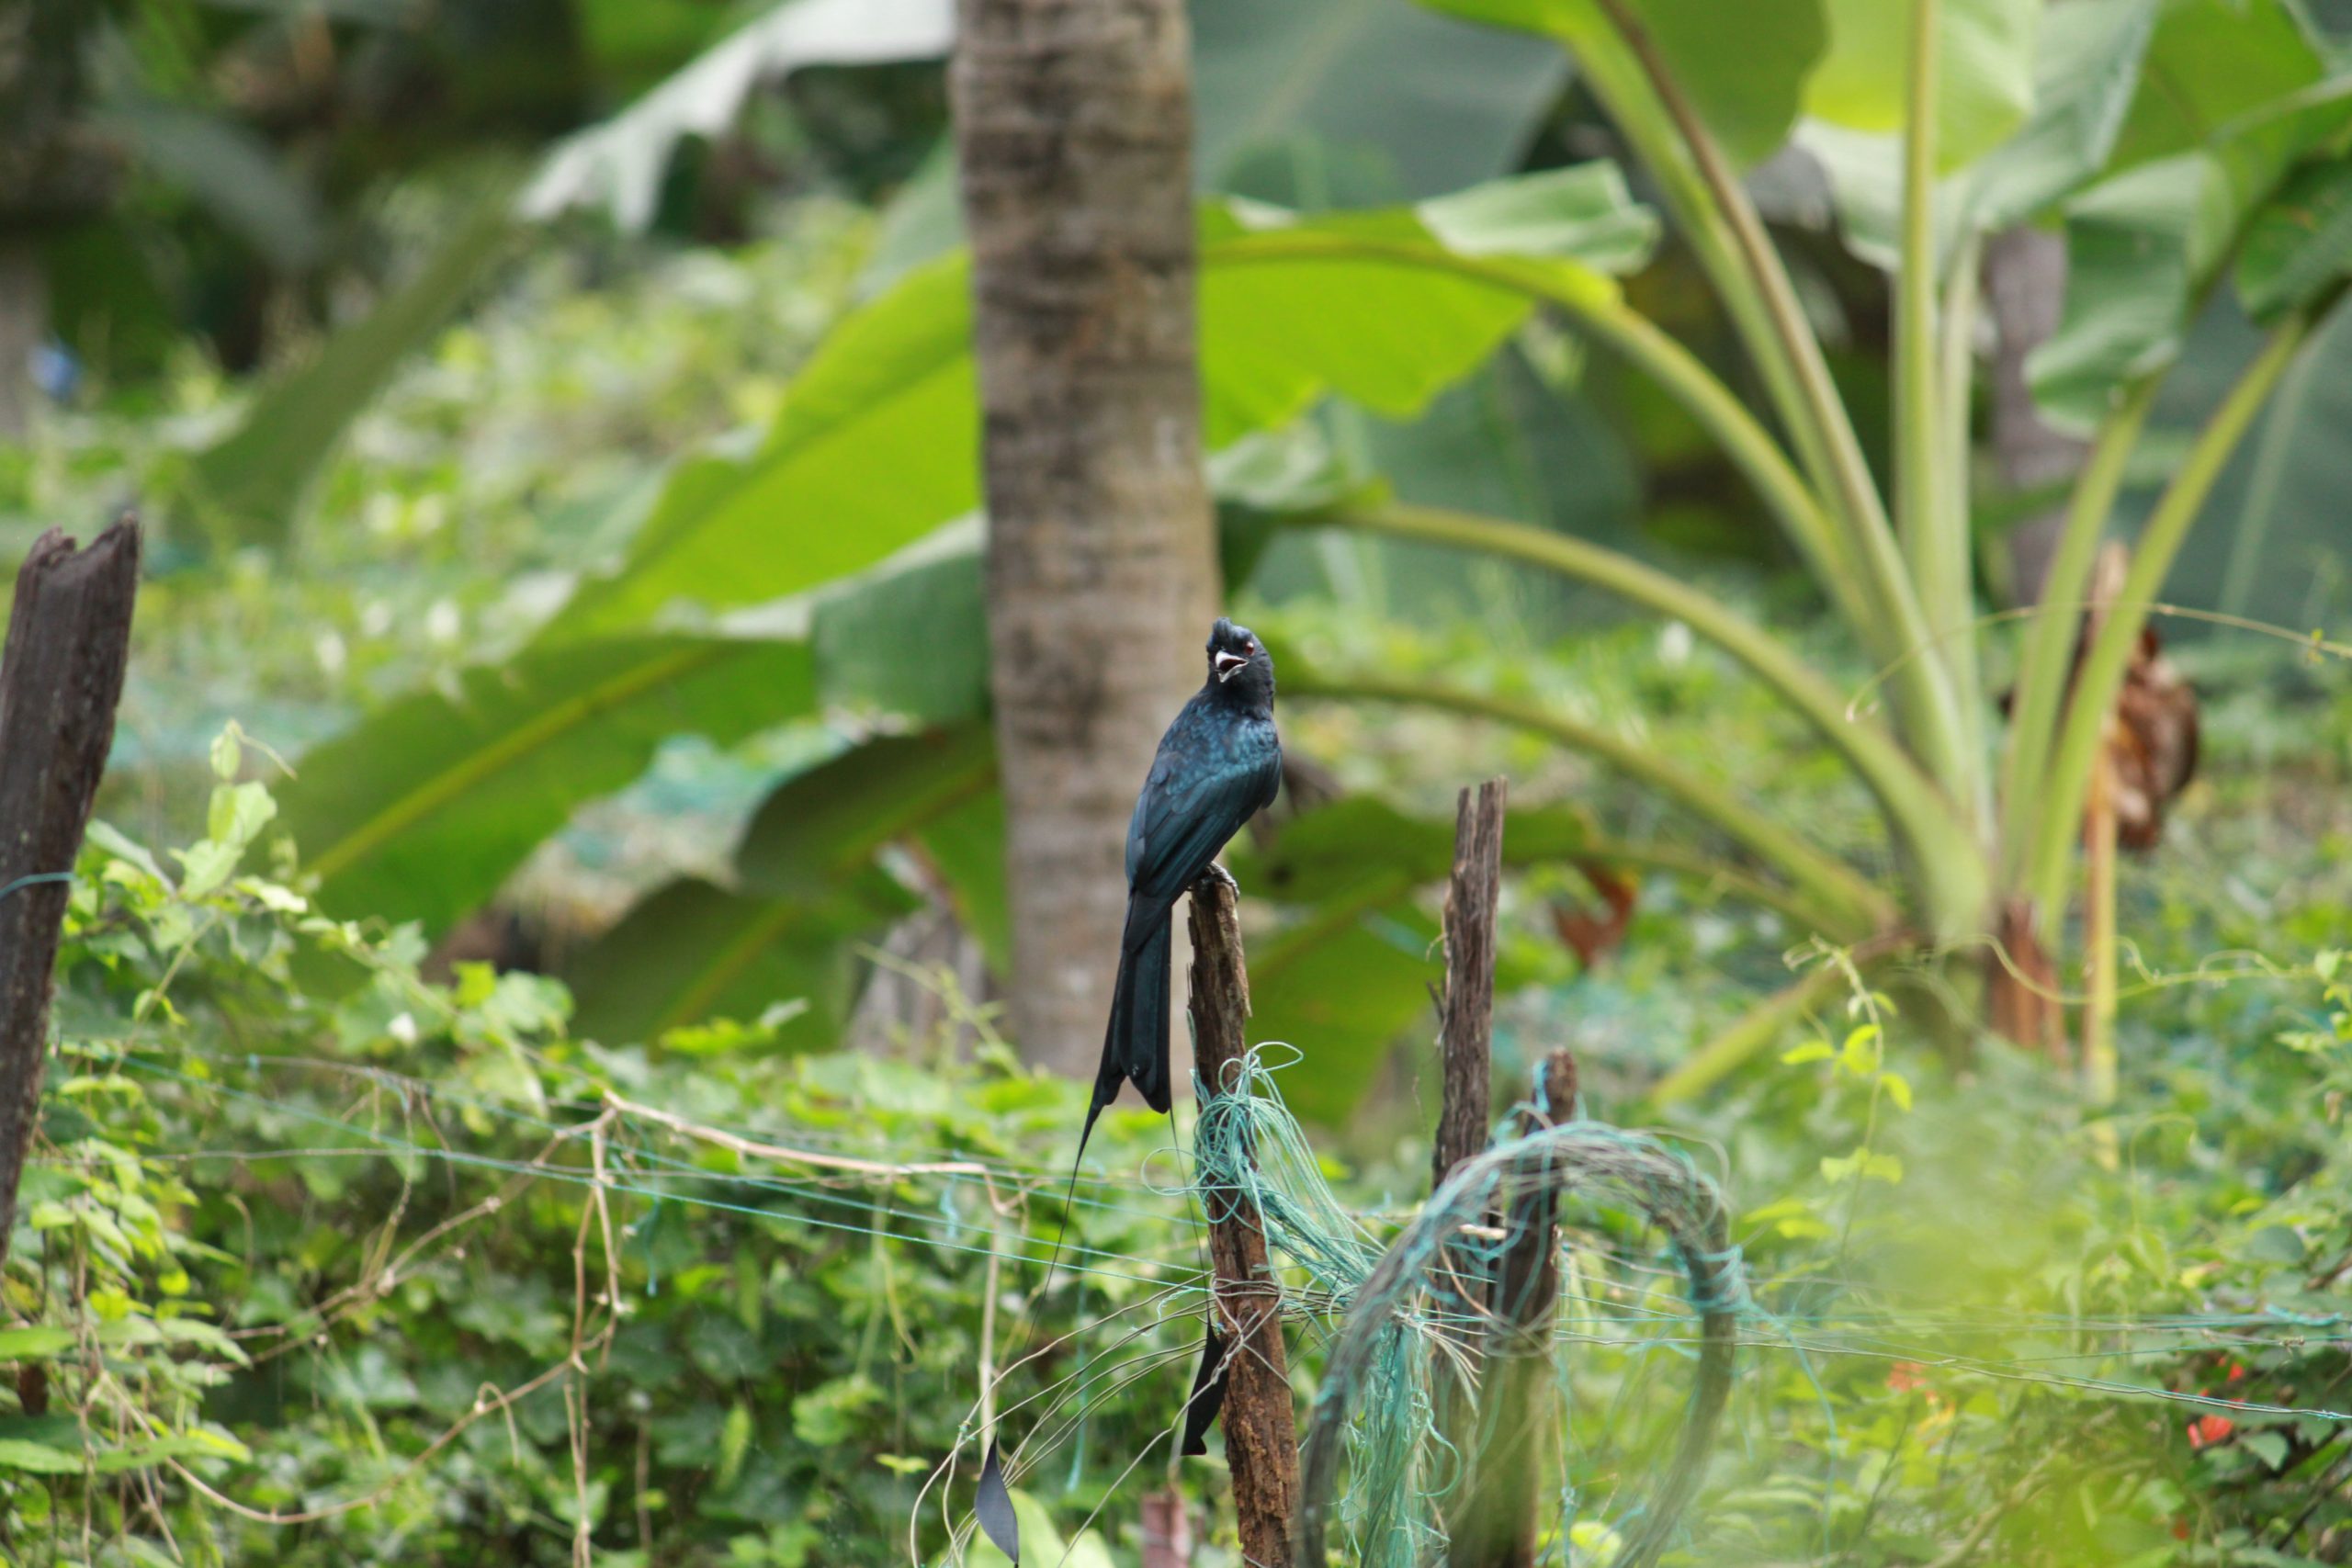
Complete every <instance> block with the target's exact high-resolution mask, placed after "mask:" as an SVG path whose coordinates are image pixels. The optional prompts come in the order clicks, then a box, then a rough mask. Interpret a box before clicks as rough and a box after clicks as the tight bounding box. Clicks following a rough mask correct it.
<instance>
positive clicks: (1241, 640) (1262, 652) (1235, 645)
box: [1209, 618, 1274, 691]
mask: <svg viewBox="0 0 2352 1568" xmlns="http://www.w3.org/2000/svg"><path fill="white" fill-rule="evenodd" d="M1209 679H1210V681H1212V682H1215V683H1216V684H1217V685H1219V686H1227V687H1230V686H1233V685H1234V684H1235V682H1237V680H1238V682H1240V684H1241V685H1242V686H1247V687H1252V688H1263V689H1265V690H1268V691H1271V690H1272V687H1273V682H1274V661H1273V660H1272V658H1271V657H1269V656H1268V654H1267V652H1266V646H1265V644H1263V643H1261V642H1260V641H1259V640H1258V638H1257V637H1256V636H1255V635H1254V634H1253V633H1252V632H1251V631H1250V628H1249V627H1248V626H1235V625H1234V624H1233V623H1232V622H1231V621H1228V620H1224V619H1222V618H1220V619H1219V620H1218V622H1217V624H1216V626H1212V627H1211V628H1209Z"/></svg>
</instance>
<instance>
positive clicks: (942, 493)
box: [548, 171, 1646, 637]
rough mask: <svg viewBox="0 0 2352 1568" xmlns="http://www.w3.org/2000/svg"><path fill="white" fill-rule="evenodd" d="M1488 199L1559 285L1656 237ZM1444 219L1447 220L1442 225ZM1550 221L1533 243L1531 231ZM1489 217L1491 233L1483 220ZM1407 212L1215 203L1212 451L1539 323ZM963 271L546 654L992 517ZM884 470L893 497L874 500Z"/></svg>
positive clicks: (1415, 380)
mask: <svg viewBox="0 0 2352 1568" xmlns="http://www.w3.org/2000/svg"><path fill="white" fill-rule="evenodd" d="M1533 179H1534V182H1535V186H1536V188H1535V189H1534V190H1532V192H1531V193H1530V194H1529V195H1527V196H1526V197H1518V198H1514V197H1511V196H1510V194H1509V193H1508V192H1503V191H1488V192H1487V193H1485V194H1483V195H1482V196H1481V197H1479V198H1478V202H1477V203H1476V204H1474V207H1473V208H1472V209H1469V210H1466V211H1457V212H1456V213H1455V214H1454V217H1453V222H1454V223H1455V225H1456V227H1457V230H1459V231H1466V232H1469V233H1471V234H1473V235H1474V236H1475V235H1477V234H1479V233H1480V232H1482V231H1484V232H1486V235H1487V239H1486V243H1490V244H1492V243H1501V238H1502V231H1500V229H1499V228H1498V223H1497V220H1495V218H1494V216H1493V215H1494V214H1496V213H1498V212H1502V211H1506V210H1507V211H1510V213H1511V214H1512V221H1513V224H1514V227H1515V231H1516V232H1518V233H1519V234H1521V235H1522V236H1526V237H1529V238H1531V239H1541V241H1542V242H1543V243H1546V244H1547V245H1553V246H1557V245H1562V244H1570V243H1574V244H1578V245H1581V246H1584V247H1587V248H1588V251H1589V254H1587V253H1585V252H1580V253H1579V261H1577V262H1568V261H1557V262H1555V263H1554V264H1553V265H1555V266H1557V267H1558V268H1560V269H1561V270H1562V272H1563V273H1564V274H1568V275H1574V276H1583V277H1585V278H1588V279H1589V281H1590V283H1591V285H1592V286H1593V287H1595V288H1608V287H1611V286H1610V285H1609V284H1608V283H1607V281H1606V279H1604V278H1602V277H1600V276H1599V273H1598V271H1597V270H1595V269H1596V268H1598V267H1601V266H1620V267H1622V266H1623V265H1629V264H1630V262H1631V261H1632V260H1634V259H1635V258H1636V257H1637V255H1638V254H1639V253H1640V249H1641V246H1640V244H1639V243H1637V241H1638V238H1639V235H1640V233H1641V232H1643V231H1645V225H1646V220H1645V219H1643V218H1641V217H1640V216H1639V215H1638V213H1636V212H1635V210H1634V209H1632V208H1631V206H1630V204H1626V205H1624V207H1623V209H1621V210H1616V211H1611V209H1610V208H1609V205H1608V204H1609V203H1610V202H1611V201H1612V200H1613V201H1617V202H1623V185H1622V182H1619V181H1617V180H1616V179H1615V178H1614V176H1613V175H1609V174H1607V173H1605V172H1598V171H1596V172H1587V173H1581V174H1578V175H1575V176H1573V177H1562V176H1557V175H1538V176H1534V177H1533ZM1445 210H1446V209H1444V208H1443V207H1442V204H1441V207H1440V211H1441V215H1443V213H1444V211H1445ZM1538 212H1548V213H1549V216H1548V218H1546V219H1545V220H1544V222H1543V223H1542V224H1541V225H1540V226H1539V225H1538V224H1537V222H1536V221H1535V219H1534V217H1533V214H1536V213H1538ZM1482 213H1483V216H1482ZM1445 261H1446V252H1445V251H1444V249H1443V247H1442V244H1441V243H1440V242H1439V240H1438V239H1437V238H1436V236H1435V235H1433V234H1432V233H1431V231H1430V228H1429V227H1428V226H1427V224H1426V223H1425V222H1424V221H1423V218H1422V216H1421V215H1420V214H1419V213H1418V212H1416V211H1415V210H1413V209H1391V210H1387V211H1383V212H1375V213H1349V214H1342V215H1335V216H1330V217H1326V218H1320V219H1301V218H1298V217H1296V216H1295V215H1294V214H1289V213H1284V212H1280V211H1277V210H1274V209H1265V208H1254V207H1250V208H1244V207H1235V208H1230V209H1228V208H1223V207H1217V206H1211V207H1209V208H1207V209H1204V214H1203V219H1202V243H1201V275H1200V276H1201V303H1200V321H1201V369H1202V382H1203V387H1202V391H1203V399H1204V407H1205V415H1206V424H1207V436H1208V442H1209V445H1210V446H1212V447H1218V446H1225V445H1226V444H1227V443H1229V442H1231V441H1233V440H1235V439H1237V438H1238V437H1239V436H1241V435H1244V434H1250V432H1253V431H1258V430H1263V429H1266V428H1268V427H1270V426H1273V425H1278V424H1281V423H1285V422H1287V421H1289V420H1291V419H1294V418H1295V417H1296V416H1297V415H1298V414H1299V413H1300V412H1303V411H1305V410H1306V408H1307V406H1308V405H1309V404H1311V403H1312V402H1313V401H1314V400H1316V399H1317V398H1318V397H1321V396H1323V395H1325V394H1326V393H1338V394H1340V395H1342V396H1345V397H1348V398H1351V399H1353V400H1357V401H1359V402H1362V403H1363V404H1365V405H1366V406H1368V407H1370V408H1372V409H1374V410H1376V411H1378V412H1385V413H1389V414H1394V415H1397V416H1400V417H1401V416H1405V415H1409V414H1412V413H1416V412H1419V410H1420V409H1421V408H1422V407H1423V406H1425V405H1426V404H1427V402H1428V401H1429V400H1430V398H1431V397H1432V396H1434V395H1435V394H1436V393H1437V391H1438V390H1439V389H1442V387H1444V386H1446V385H1447V384H1449V383H1450V382H1453V381H1455V380H1458V379H1459V378H1462V377H1464V376H1465V375H1467V374H1468V373H1469V372H1470V371H1471V370H1472V369H1473V368H1475V367H1476V366H1477V365H1478V364H1479V363H1480V362H1481V361H1483V360H1484V359H1485V358H1486V357H1487V355H1488V354H1489V353H1490V352H1491V351H1492V350H1493V349H1494V347H1495V345H1496V344H1498V343H1499V342H1500V341H1501V340H1502V338H1503V336H1504V335H1505V334H1506V333H1509V332H1510V331H1511V329H1512V328H1514V327H1515V326H1517V325H1518V324H1519V322H1520V321H1522V320H1524V319H1525V317H1526V315H1527V312H1528V309H1529V306H1528V300H1527V299H1526V297H1525V296H1524V295H1523V294H1521V293H1520V292H1519V291H1517V290H1514V289H1510V288H1503V287H1500V286H1498V285H1496V284H1492V283H1487V282H1485V281H1483V280H1477V279H1472V278H1465V277H1463V276H1457V275H1455V274H1454V273H1453V272H1451V271H1449V270H1448V269H1447V267H1446V266H1445V265H1444V263H1445ZM970 336H971V308H970V300H969V297H968V285H967V276H966V262H965V259H964V258H963V257H962V256H960V255H957V256H949V257H945V258H943V259H942V260H940V261H938V262H934V263H933V264H931V265H927V266H924V267H922V268H920V269H918V270H917V271H915V272H913V273H910V274H909V275H908V276H906V277H905V278H904V279H902V280H901V281H900V282H899V284H897V285H896V286H895V287H894V288H891V290H890V291H889V292H888V293H887V294H885V295H883V296H882V297H881V298H880V299H876V300H873V301H872V302H870V303H868V304H866V305H865V306H864V307H862V308H860V309H859V310H856V311H854V312H853V313H852V314H851V316H850V317H849V318H848V319H847V320H846V321H843V322H842V325H841V326H840V327H839V328H838V329H837V330H836V331H835V332H834V333H833V334H832V335H831V337H830V338H828V339H827V340H826V342H825V344H823V346H822V347H820V349H819V351H818V352H817V354H816V355H815V356H814V357H813V358H812V359H811V360H810V361H809V365H808V366H807V367H806V368H804V369H803V370H802V372H801V374H800V376H799V378H797V380H796V381H795V382H794V383H793V385H792V387H791V389H789V391H788V392H787V393H786V399H785V403H784V408H783V410H782V412H780V413H779V415H778V416H777V420H776V423H775V427H774V429H773V430H771V431H770V433H769V434H768V437H767V439H766V441H765V443H764V444H763V446H762V447H761V449H760V450H759V451H758V452H757V453H756V454H753V455H751V456H748V457H704V458H700V459H697V460H695V461H693V462H690V463H688V464H686V465H684V467H683V468H680V470H679V471H678V473H677V474H676V476H675V477H674V478H673V480H672V481H671V484H670V487H669V489H668V491H666V492H665V493H664V494H663V496H662V500H661V502H659V504H658V505H657V507H656V508H655V512H654V514H653V516H652V517H651V518H650V519H649V520H648V522H647V524H646V525H645V527H644V530H643V531H642V533H640V534H639V537H638V539H637V541H636V543H635V546H634V547H633V548H632V550H631V553H630V556H629V558H628V561H627V562H626V563H625V565H624V566H623V567H622V569H621V570H620V572H619V573H618V575H616V576H615V577H613V578H609V579H605V580H602V581H594V582H591V583H588V584H585V585H583V586H582V589H581V591H580V592H579V594H578V596H577V597H576V599H575V600H574V602H573V603H572V604H571V606H569V607H568V608H567V609H566V610H565V611H564V613H563V614H562V615H560V616H559V617H558V620H557V622H556V625H555V626H553V627H552V628H550V632H549V634H548V635H549V636H550V637H579V636H582V635H586V634H588V633H591V632H594V631H600V630H601V631H607V632H609V631H610V630H612V629H614V628H618V627H633V626H642V625H644V624H645V623H647V622H648V621H650V620H651V619H652V618H653V617H655V616H656V615H659V614H660V613H661V612H662V610H663V609H665V608H666V607H668V606H670V605H672V604H677V603H682V602H683V603H687V604H699V605H703V606H707V607H723V606H728V605H736V604H753V603H758V602H762V601H767V600H775V599H781V598H785V597H787V596H790V595H793V594H797V593H800V592H806V591H808V590H810V589H814V588H818V587H821V586H826V585H829V584H833V583H837V582H840V581H842V580H843V579H845V578H847V577H848V576H849V575H850V574H852V573H854V572H858V571H861V570H865V569H867V568H869V567H872V566H874V565H875V564H876V563H877V562H879V561H881V560H882V559H883V558H885V557H888V556H889V555H891V554H892V553H893V552H895V551H898V550H899V549H901V548H903V547H906V546H908V545H910V544H912V543H913V542H914V541H915V540H917V539H919V538H922V537H923V536H927V535H929V534H930V533H932V531H933V530H934V529H936V528H938V527H939V526H940V525H943V524H944V523H947V522H948V521H950V520H951V519H954V518H956V517H957V516H959V515H962V514H963V513H967V512H970V511H972V510H974V509H975V508H976V507H977V506H978V500H979V496H978V463H979V459H978V429H979V415H978V406H977V403H976V401H975V395H976V394H975V389H974V379H973V370H972V362H971V357H970V353H969V348H970ZM877 475H888V476H889V482H888V483H876V476H877Z"/></svg>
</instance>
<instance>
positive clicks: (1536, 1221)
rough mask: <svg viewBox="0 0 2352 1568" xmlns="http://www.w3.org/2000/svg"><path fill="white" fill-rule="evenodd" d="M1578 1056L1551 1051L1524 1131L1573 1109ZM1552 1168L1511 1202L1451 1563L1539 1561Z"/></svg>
mask: <svg viewBox="0 0 2352 1568" xmlns="http://www.w3.org/2000/svg"><path fill="white" fill-rule="evenodd" d="M1576 1107H1577V1060H1576V1058H1575V1057H1574V1056H1573V1055H1569V1054H1568V1052H1567V1051H1566V1050H1565V1049H1563V1050H1558V1051H1555V1052H1553V1053H1552V1054H1551V1055H1548V1056H1546V1057H1544V1066H1543V1068H1542V1070H1541V1072H1540V1073H1539V1074H1538V1075H1537V1079H1536V1104H1535V1107H1534V1108H1532V1109H1531V1110H1528V1111H1521V1113H1520V1116H1519V1122H1518V1126H1517V1129H1516V1131H1517V1132H1518V1134H1519V1135H1520V1136H1521V1137H1526V1136H1528V1135H1529V1134H1533V1133H1538V1132H1541V1131H1543V1130H1544V1128H1546V1127H1556V1126H1558V1125H1560V1124H1561V1123H1562V1122H1570V1121H1573V1120H1575V1118H1576ZM1549 1179H1550V1178H1549V1173H1548V1172H1546V1173H1544V1174H1542V1175H1539V1176H1538V1177H1537V1178H1536V1179H1533V1180H1532V1181H1530V1182H1529V1183H1528V1184H1527V1189H1526V1190H1525V1191H1523V1192H1521V1193H1520V1194H1519V1195H1518V1196H1517V1197H1516V1198H1514V1199H1513V1200H1512V1201H1511V1205H1510V1226H1509V1234H1510V1240H1509V1242H1508V1243H1507V1244H1506V1245H1505V1249H1504V1252H1503V1256H1502V1267H1501V1268H1500V1269H1499V1270H1498V1273H1497V1277H1496V1281H1495V1308H1494V1315H1493V1317H1492V1319H1491V1320H1490V1321H1489V1323H1488V1325H1487V1354H1486V1376H1485V1380H1484V1386H1485V1388H1486V1389H1487V1390H1488V1391H1489V1392H1488V1399H1489V1402H1490V1404H1491V1405H1492V1407H1493V1408H1492V1412H1491V1415H1490V1416H1489V1418H1488V1419H1487V1420H1486V1421H1484V1422H1482V1423H1481V1429H1482V1432H1483V1434H1484V1437H1485V1440H1484V1441H1483V1442H1482V1443H1481V1444H1480V1445H1479V1447H1478V1449H1477V1450H1476V1458H1475V1460H1474V1461H1473V1465H1472V1469H1471V1472H1470V1476H1469V1480H1468V1483H1467V1492H1466V1495H1465V1500H1464V1504H1463V1506H1461V1507H1459V1508H1457V1509H1456V1510H1454V1515H1455V1517H1456V1519H1457V1521H1458V1524H1457V1528H1456V1529H1455V1530H1454V1531H1453V1535H1452V1537H1451V1538H1450V1540H1448V1542H1447V1562H1448V1563H1449V1564H1450V1565H1451V1568H1532V1564H1533V1563H1534V1562H1535V1542H1536V1534H1537V1524H1538V1521H1539V1518H1540V1517H1541V1508H1542V1504H1543V1495H1544V1493H1543V1487H1542V1484H1541V1483H1542V1481H1543V1478H1544V1472H1545V1469H1546V1466H1547V1465H1548V1464H1549V1462H1550V1460H1551V1444H1550V1442H1549V1440H1548V1439H1549V1438H1550V1435H1551V1431H1550V1428H1551V1421H1552V1309H1553V1306H1554V1304H1555V1303H1556V1302H1557V1301H1558V1299H1559V1294H1560V1257H1559V1249H1558V1248H1557V1247H1555V1245H1554V1244H1553V1224H1554V1222H1555V1219H1556V1217H1557V1211H1558V1203H1557V1201H1555V1198H1554V1197H1553V1194H1552V1191H1551V1189H1550V1186H1549Z"/></svg>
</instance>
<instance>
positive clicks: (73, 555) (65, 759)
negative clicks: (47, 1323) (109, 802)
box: [0, 516, 139, 1263]
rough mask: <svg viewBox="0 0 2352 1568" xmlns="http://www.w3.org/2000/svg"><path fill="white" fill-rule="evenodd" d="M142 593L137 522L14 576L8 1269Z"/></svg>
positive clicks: (4, 791)
mask: <svg viewBox="0 0 2352 1568" xmlns="http://www.w3.org/2000/svg"><path fill="white" fill-rule="evenodd" d="M138 589H139V525H138V524H137V523H136V522H135V521H133V520H132V519H131V518H130V517H127V516H126V517H125V518H124V519H123V520H122V521H121V522H119V523H117V524H116V525H114V526H113V527H111V528H108V529H107V531H106V532H105V533H103V534H101V535H99V536H98V539H97V542H96V544H94V545H92V546H91V547H89V548H88V549H86V550H76V549H75V548H74V541H73V540H71V539H69V538H67V537H65V536H64V535H62V534H61V533H59V532H57V531H56V530H55V529H51V530H50V531H49V532H48V533H46V534H43V535H42V536H40V539H39V540H37V541H35V543H34V545H33V547H32V550H31V553H29V554H28V555H27V556H26V557H25V564H24V566H23V567H22V568H21V569H20V570H18V571H17V600H16V607H15V609H14V610H13V611H12V612H11V614H10V615H9V619H8V639H7V644H6V649H5V650H0V1263H6V1261H7V1258H8V1236H9V1233H10V1232H11V1231H12V1230H14V1229H15V1227H16V1223H17V1179H19V1178H20V1177H22V1176H23V1174H24V1168H25V1145H26V1144H27V1143H28V1142H29V1141H30V1140H31V1137H32V1132H33V1128H34V1126H35V1124H36V1123H37V1122H39V1120H40V1090H41V1078H42V1077H43V1075H44V1074H45V1073H46V1071H47V1069H48V1066H49V999H50V988H51V982H52V980H53V978H54V972H55V970H56V967H57V943H58V938H59V934H60V931H61V930H62V927H63V925H64V922H65V905H66V900H67V898H68V897H69V889H68V887H67V886H66V884H65V883H64V882H63V881H62V880H58V879H55V877H56V874H58V873H61V872H71V871H72V870H73V869H74V860H75V858H76V857H77V856H79V855H80V854H81V852H82V830H83V829H84V828H85V827H86V826H87V825H88V823H89V820H90V806H91V803H92V802H93V801H94V800H95V799H96V797H97V793H98V780H99V778H100V777H101V776H102V775H104V773H106V766H107V749H108V748H109V747H111V746H112V745H113V744H114V710H115V705H116V703H118V702H119V701H120V700H121V697H122V672H123V667H124V664H125V663H126V662H127V661H128V660H129V658H130V609H131V603H132V601H133V600H134V599H135V598H136V597H137V594H138ZM28 878H40V879H41V880H38V881H28V880H27V879H28Z"/></svg>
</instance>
